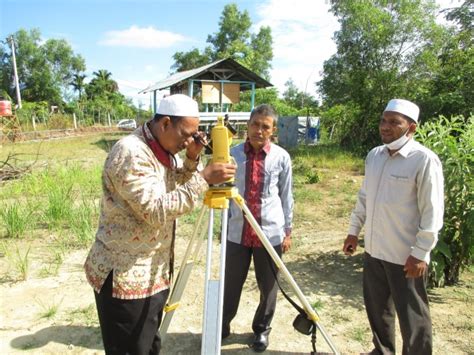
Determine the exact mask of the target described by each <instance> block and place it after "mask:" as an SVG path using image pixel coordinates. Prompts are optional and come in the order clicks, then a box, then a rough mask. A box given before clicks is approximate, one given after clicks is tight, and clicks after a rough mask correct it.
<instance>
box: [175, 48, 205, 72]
mask: <svg viewBox="0 0 474 355" xmlns="http://www.w3.org/2000/svg"><path fill="white" fill-rule="evenodd" d="M173 60H174V63H173V65H172V66H171V70H173V71H176V72H181V71H186V70H190V69H194V68H199V67H202V66H203V65H206V64H209V63H210V62H211V59H210V57H209V55H208V54H206V53H203V54H201V53H200V52H199V49H197V48H194V49H192V50H191V51H189V52H176V53H175V54H174V55H173Z"/></svg>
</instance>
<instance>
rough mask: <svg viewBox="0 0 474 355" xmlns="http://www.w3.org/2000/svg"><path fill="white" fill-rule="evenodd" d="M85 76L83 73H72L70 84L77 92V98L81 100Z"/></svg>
mask: <svg viewBox="0 0 474 355" xmlns="http://www.w3.org/2000/svg"><path fill="white" fill-rule="evenodd" d="M85 78H86V76H85V75H84V74H74V76H73V79H72V82H71V84H70V85H71V86H72V87H73V88H74V91H77V92H78V93H79V100H81V96H82V92H83V91H84V85H85V83H84V79H85Z"/></svg>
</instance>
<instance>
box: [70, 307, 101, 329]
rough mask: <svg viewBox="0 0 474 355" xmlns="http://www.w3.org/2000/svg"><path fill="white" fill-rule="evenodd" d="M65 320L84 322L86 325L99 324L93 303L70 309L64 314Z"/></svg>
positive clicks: (77, 322) (74, 322)
mask: <svg viewBox="0 0 474 355" xmlns="http://www.w3.org/2000/svg"><path fill="white" fill-rule="evenodd" d="M66 320H67V321H68V322H70V323H73V324H84V325H86V326H88V327H90V326H94V325H98V324H99V319H98V318H97V311H96V307H95V304H93V303H91V304H90V305H88V306H86V307H82V308H78V309H74V310H72V311H70V312H69V313H68V314H67V316H66Z"/></svg>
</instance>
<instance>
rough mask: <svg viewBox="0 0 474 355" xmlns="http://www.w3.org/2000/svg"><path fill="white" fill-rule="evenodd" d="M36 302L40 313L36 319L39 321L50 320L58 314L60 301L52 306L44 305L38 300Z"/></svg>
mask: <svg viewBox="0 0 474 355" xmlns="http://www.w3.org/2000/svg"><path fill="white" fill-rule="evenodd" d="M36 302H37V303H38V304H39V305H40V308H41V312H40V313H39V315H38V317H39V318H40V319H41V318H44V319H52V318H54V317H56V315H57V314H58V310H59V306H60V305H61V302H62V300H61V301H60V302H58V303H53V304H45V303H43V302H42V301H41V300H39V299H36Z"/></svg>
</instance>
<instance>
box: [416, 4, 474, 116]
mask: <svg viewBox="0 0 474 355" xmlns="http://www.w3.org/2000/svg"><path fill="white" fill-rule="evenodd" d="M446 18H447V19H448V20H450V21H452V23H454V24H455V27H452V28H450V32H449V33H448V34H449V35H448V36H446V39H445V41H444V42H443V43H444V45H443V48H442V51H441V54H440V56H439V71H438V72H437V73H436V74H435V75H433V80H432V83H431V84H432V85H431V88H430V90H429V91H427V92H426V95H425V96H424V98H423V107H422V109H423V110H424V111H425V113H426V114H427V115H428V117H434V116H438V115H443V116H445V117H450V116H455V115H462V116H464V117H465V119H467V117H469V115H470V114H472V113H473V112H474V111H473V107H472V103H473V102H474V25H473V24H474V8H473V2H472V0H471V1H469V0H467V1H465V2H464V3H463V4H462V5H461V6H460V7H458V8H454V9H450V10H448V11H447V14H446Z"/></svg>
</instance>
